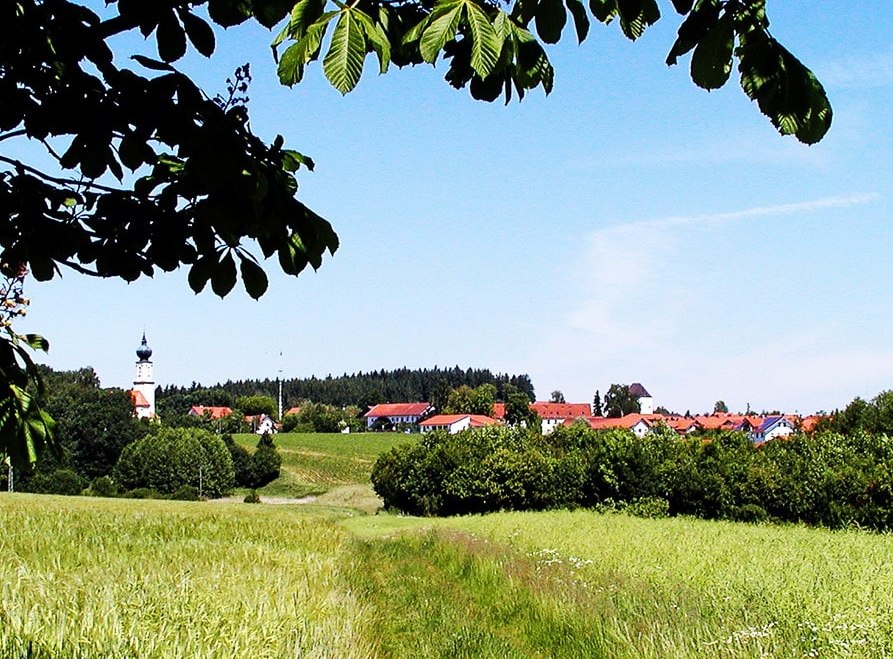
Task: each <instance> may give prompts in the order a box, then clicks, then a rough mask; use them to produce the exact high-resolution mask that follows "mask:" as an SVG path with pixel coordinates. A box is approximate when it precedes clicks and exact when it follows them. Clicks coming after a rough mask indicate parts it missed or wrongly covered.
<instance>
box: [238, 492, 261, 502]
mask: <svg viewBox="0 0 893 659" xmlns="http://www.w3.org/2000/svg"><path fill="white" fill-rule="evenodd" d="M242 501H243V502H244V503H260V495H258V493H257V490H251V491H250V492H249V493H248V494H246V495H245V498H244V499H242Z"/></svg>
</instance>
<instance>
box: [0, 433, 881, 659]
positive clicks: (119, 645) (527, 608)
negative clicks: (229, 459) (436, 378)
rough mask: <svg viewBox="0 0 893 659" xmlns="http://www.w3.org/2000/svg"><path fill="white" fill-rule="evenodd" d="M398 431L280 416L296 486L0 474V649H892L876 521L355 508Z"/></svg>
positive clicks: (363, 652)
mask: <svg viewBox="0 0 893 659" xmlns="http://www.w3.org/2000/svg"><path fill="white" fill-rule="evenodd" d="M249 439H250V438H249ZM364 440H368V442H369V443H368V444H364ZM399 441H407V440H406V438H402V437H400V436H390V437H384V438H382V437H376V436H373V435H366V436H353V437H351V438H350V439H349V440H346V441H345V438H344V437H343V436H337V435H327V436H312V435H292V436H282V437H279V438H277V444H278V445H279V446H280V450H282V451H283V469H284V474H283V478H284V479H286V485H282V484H280V485H279V486H278V487H279V488H280V491H281V492H285V491H291V490H295V489H296V490H301V489H303V490H305V491H308V490H307V488H308V487H310V486H313V487H312V488H311V489H312V490H313V491H315V492H318V493H319V498H318V499H317V501H316V502H315V503H310V504H302V505H296V504H292V505H263V504H261V505H249V504H243V503H220V502H194V503H193V502H176V501H144V500H118V499H93V498H87V497H52V496H40V495H26V494H8V493H2V494H0V519H2V524H3V526H2V532H0V656H2V657H31V658H41V659H42V658H45V657H46V658H49V657H63V658H67V657H72V658H73V657H84V658H87V657H90V658H93V657H103V658H105V657H109V658H111V657H114V658H119V657H124V658H126V657H172V658H173V657H208V658H211V657H215V658H216V657H605V658H610V659H613V658H615V657H617V658H624V657H631V658H632V657H655V658H658V657H660V658H664V657H669V658H676V657H680V658H685V657H705V656H706V657H878V658H881V657H891V656H893V537H891V536H889V535H877V534H870V533H866V532H861V531H855V530H854V531H843V532H840V531H838V532H830V531H825V530H819V529H808V528H803V527H799V526H786V527H785V526H754V525H745V524H732V523H722V522H705V521H696V520H690V519H664V520H646V519H639V518H634V517H628V516H626V515H619V514H597V513H593V512H590V511H582V510H581V511H572V512H569V511H556V512H546V513H504V514H495V515H487V516H473V517H459V518H450V519H421V518H411V517H398V516H392V515H383V514H377V515H373V514H368V513H369V511H370V510H372V509H373V507H371V506H370V505H369V502H370V501H374V498H373V495H372V494H371V492H370V491H369V486H368V473H369V468H370V467H371V462H372V461H374V456H375V455H376V454H377V453H378V452H380V451H382V450H386V449H387V448H388V447H389V446H392V445H394V444H395V443H397V442H399ZM410 441H411V440H410ZM289 452H290V453H289ZM329 467H331V469H329ZM271 487H272V489H273V491H274V492H275V491H276V487H277V486H276V484H275V483H274V484H273V485H272V486H271ZM262 494H263V492H262ZM355 501H362V505H352V504H353V502H355Z"/></svg>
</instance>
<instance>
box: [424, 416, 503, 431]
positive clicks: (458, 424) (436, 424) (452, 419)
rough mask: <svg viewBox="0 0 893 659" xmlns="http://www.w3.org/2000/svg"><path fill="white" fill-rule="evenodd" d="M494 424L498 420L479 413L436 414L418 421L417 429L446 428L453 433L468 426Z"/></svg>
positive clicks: (478, 426) (480, 426)
mask: <svg viewBox="0 0 893 659" xmlns="http://www.w3.org/2000/svg"><path fill="white" fill-rule="evenodd" d="M496 425H500V422H499V421H497V420H496V419H493V418H490V417H489V416H483V415H481V414H437V415H435V416H432V417H431V418H429V419H425V420H424V421H422V422H420V423H419V430H421V431H422V432H423V433H427V432H432V431H434V430H446V431H447V432H448V433H449V434H451V435H455V434H456V433H458V432H462V431H463V430H467V429H468V428H483V427H485V426H496Z"/></svg>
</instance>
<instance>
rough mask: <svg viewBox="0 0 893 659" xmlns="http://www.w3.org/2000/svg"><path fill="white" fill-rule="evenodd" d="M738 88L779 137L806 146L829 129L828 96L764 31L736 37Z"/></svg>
mask: <svg viewBox="0 0 893 659" xmlns="http://www.w3.org/2000/svg"><path fill="white" fill-rule="evenodd" d="M739 42H740V45H739V47H738V49H737V51H736V54H737V55H738V70H739V71H740V73H741V87H742V89H743V90H744V92H745V93H746V94H747V95H748V96H749V97H750V98H751V99H753V100H755V101H756V102H757V105H758V106H759V108H760V112H762V113H763V114H764V115H766V116H767V117H769V119H770V120H771V121H772V124H773V125H774V126H775V127H776V129H778V132H780V133H781V134H782V135H796V137H797V139H798V140H800V141H801V142H804V143H806V144H814V143H815V142H817V141H819V140H820V139H821V138H822V137H824V135H825V133H827V131H828V129H829V128H830V126H831V120H832V116H833V114H832V111H831V105H830V103H829V102H828V97H827V96H826V94H825V90H824V88H823V87H822V85H821V83H819V81H818V80H817V79H816V78H815V75H814V74H813V73H812V71H810V70H809V69H808V68H806V67H805V66H804V65H803V64H802V63H801V62H800V61H799V60H798V59H797V58H796V57H794V56H793V55H792V54H791V53H789V52H788V51H787V50H786V49H785V48H784V47H783V46H782V45H781V44H779V43H778V42H777V41H775V39H773V38H772V37H770V36H769V35H768V33H767V32H766V31H764V30H753V31H751V32H748V33H745V34H739Z"/></svg>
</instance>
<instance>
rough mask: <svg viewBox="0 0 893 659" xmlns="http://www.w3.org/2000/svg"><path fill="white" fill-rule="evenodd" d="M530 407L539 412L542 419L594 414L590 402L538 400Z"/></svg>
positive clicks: (572, 417) (570, 417)
mask: <svg viewBox="0 0 893 659" xmlns="http://www.w3.org/2000/svg"><path fill="white" fill-rule="evenodd" d="M530 409H532V410H533V411H534V412H536V413H537V414H539V415H540V418H541V419H576V418H577V417H579V416H589V415H591V414H592V410H591V409H590V408H589V403H545V402H536V403H531V404H530Z"/></svg>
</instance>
